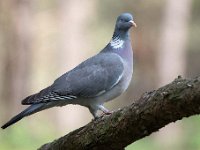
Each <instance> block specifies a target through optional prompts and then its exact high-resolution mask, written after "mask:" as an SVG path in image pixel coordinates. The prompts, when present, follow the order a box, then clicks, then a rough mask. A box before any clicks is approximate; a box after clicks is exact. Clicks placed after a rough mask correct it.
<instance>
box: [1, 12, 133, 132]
mask: <svg viewBox="0 0 200 150" xmlns="http://www.w3.org/2000/svg"><path fill="white" fill-rule="evenodd" d="M132 26H135V27H136V24H135V22H134V21H133V17H132V15H131V14H129V13H123V14H121V15H120V16H119V17H118V18H117V21H116V25H115V30H114V34H113V36H112V39H111V41H110V42H109V43H108V44H107V45H106V47H105V48H104V49H103V50H101V51H100V52H99V53H98V54H97V55H95V56H93V57H91V58H89V59H87V60H85V61H84V62H82V63H81V64H79V65H78V66H76V67H75V68H74V69H72V70H70V71H68V72H66V73H65V74H63V75H62V76H61V77H59V78H58V79H56V80H55V81H54V83H53V84H52V85H50V86H49V87H47V88H45V89H43V90H41V91H40V92H38V93H36V94H33V95H30V96H28V97H26V98H25V99H24V100H22V104H23V105H30V106H29V107H28V108H26V109H25V110H24V111H22V112H21V113H19V114H18V115H16V116H15V117H13V118H12V119H11V120H10V121H8V122H7V123H6V124H5V125H3V126H2V127H1V128H2V129H5V128H7V127H8V126H10V125H12V124H14V123H16V122H17V121H19V120H21V119H22V118H23V117H26V116H29V115H32V114H34V113H36V112H39V111H41V110H44V109H48V108H51V107H54V106H64V105H67V104H78V105H82V106H85V107H87V108H88V109H89V110H90V112H91V113H92V115H93V116H94V117H95V118H97V117H98V115H97V111H98V110H101V111H102V112H103V113H105V114H109V113H110V112H109V111H108V110H107V109H106V108H105V107H104V106H103V104H104V103H105V102H107V101H110V100H112V99H114V98H116V97H117V96H119V95H121V94H122V93H123V92H124V91H125V90H126V89H127V88H128V85H129V83H130V81H131V78H132V73H133V52H132V46H131V41H130V34H129V29H130V28H131V27H132Z"/></svg>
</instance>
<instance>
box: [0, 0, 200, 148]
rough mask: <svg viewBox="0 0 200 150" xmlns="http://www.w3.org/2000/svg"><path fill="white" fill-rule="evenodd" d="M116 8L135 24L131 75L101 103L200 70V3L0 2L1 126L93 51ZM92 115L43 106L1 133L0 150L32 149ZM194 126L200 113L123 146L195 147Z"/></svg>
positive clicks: (120, 102)
mask: <svg viewBox="0 0 200 150" xmlns="http://www.w3.org/2000/svg"><path fill="white" fill-rule="evenodd" d="M122 12H130V13H132V14H134V20H135V22H136V23H137V25H138V28H134V29H132V30H131V35H132V43H133V48H134V63H135V65H134V77H133V81H132V83H131V85H130V87H129V89H128V90H127V92H126V93H125V94H123V95H122V96H120V97H119V98H117V100H115V101H111V102H109V103H107V104H106V106H107V108H109V109H110V110H115V109H117V108H119V107H123V106H126V105H130V104H131V103H132V102H133V101H134V100H135V99H137V98H139V97H140V95H141V94H142V93H144V92H146V91H150V90H154V89H156V88H158V87H160V86H162V85H164V84H167V83H169V82H171V81H172V80H173V79H174V78H176V77H177V76H178V75H182V76H183V77H187V78H192V77H195V76H198V75H200V68H199V64H200V38H199V35H200V1H199V0H154V1H149V0H125V1H122V0H109V1H108V0H101V1H94V0H84V1H81V0H42V1H41V0H1V1H0V102H1V105H0V124H1V125H2V124H3V123H5V122H6V121H8V119H10V118H11V117H12V116H14V115H16V114H17V113H19V112H20V111H21V110H23V109H24V108H25V106H22V105H21V100H22V99H23V98H24V97H26V96H28V95H30V94H33V93H35V92H38V91H39V90H41V89H43V88H44V87H46V86H48V85H50V84H51V83H52V82H53V81H54V80H55V79H56V78H57V77H59V76H60V75H61V74H63V73H65V72H66V71H68V70H70V69H72V68H73V67H74V66H76V65H77V64H79V63H80V62H81V61H83V60H85V59H87V58H88V57H91V56H92V55H94V54H96V53H98V52H99V50H101V49H102V48H103V47H104V46H105V45H106V44H107V43H108V41H109V40H110V39H111V36H112V34H113V30H114V24H115V21H116V17H117V16H118V15H119V14H120V13H122ZM185 107H187V106H185ZM91 119H92V116H91V114H90V113H89V111H88V109H87V108H84V107H81V106H73V105H68V106H66V107H62V108H53V109H49V110H46V111H43V112H40V113H37V114H35V115H34V116H31V117H27V118H25V119H23V120H21V121H20V122H18V123H17V124H15V125H14V126H12V127H10V128H8V129H7V130H1V131H0V149H1V150H11V149H15V150H27V149H28V150H34V149H36V148H38V147H39V146H41V145H42V144H44V143H46V142H50V141H52V140H54V139H55V138H58V137H60V136H63V135H65V134H67V133H68V132H70V131H73V130H75V129H77V128H79V127H81V126H84V125H85V124H87V123H88V122H90V121H91ZM199 125H200V118H199V117H198V116H196V117H191V118H189V119H183V121H178V122H176V123H172V124H170V125H168V126H166V127H165V128H163V129H161V130H160V131H159V132H157V133H154V134H152V135H151V136H149V137H146V138H144V139H142V140H140V141H138V142H135V143H133V144H131V145H129V146H128V147H127V148H126V149H127V150H132V149H137V150H160V149H162V150H170V149H176V150H198V149H200V126H199ZM122 138H123V137H122Z"/></svg>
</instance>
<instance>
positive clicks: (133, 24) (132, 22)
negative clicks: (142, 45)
mask: <svg viewBox="0 0 200 150" xmlns="http://www.w3.org/2000/svg"><path fill="white" fill-rule="evenodd" d="M129 22H130V23H131V24H132V26H134V27H137V25H136V23H135V22H134V21H133V20H130V21H129Z"/></svg>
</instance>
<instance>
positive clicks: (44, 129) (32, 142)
mask: <svg viewBox="0 0 200 150" xmlns="http://www.w3.org/2000/svg"><path fill="white" fill-rule="evenodd" d="M26 121H27V120H26ZM26 121H22V122H20V123H18V125H15V126H12V127H10V128H8V129H6V130H2V131H1V133H0V149H1V150H13V149H14V150H35V149H37V148H38V147H40V146H41V145H42V144H44V143H47V142H50V141H52V140H54V139H55V138H56V132H55V129H54V128H53V127H51V126H50V125H49V124H48V126H47V123H46V124H45V121H42V122H41V123H37V124H34V126H32V125H31V126H32V127H31V129H32V130H30V124H29V123H27V122H26Z"/></svg>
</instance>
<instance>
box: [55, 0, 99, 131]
mask: <svg viewBox="0 0 200 150" xmlns="http://www.w3.org/2000/svg"><path fill="white" fill-rule="evenodd" d="M94 4H95V2H94V1H88V0H87V1H81V0H68V1H66V0H61V1H60V17H61V20H60V22H61V27H60V33H61V48H60V49H59V52H58V60H60V62H59V65H60V69H61V73H65V72H66V71H68V70H70V69H72V68H73V67H75V66H76V65H78V64H79V63H80V62H81V61H83V60H84V59H85V57H84V54H85V51H87V50H88V49H89V47H88V46H87V43H88V41H87V39H86V37H85V35H86V34H87V31H86V28H85V27H86V26H87V23H88V21H89V20H90V19H89V18H91V17H92V16H94V8H95V5H94ZM77 80H78V79H77ZM58 111H59V112H58V123H59V126H60V129H61V130H66V129H69V130H72V129H75V128H78V127H80V125H84V124H85V123H87V122H88V121H89V120H86V119H85V118H87V117H86V116H87V115H88V117H89V113H88V110H87V109H85V108H83V107H81V106H72V105H70V106H67V107H65V108H64V109H59V110H58Z"/></svg>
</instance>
